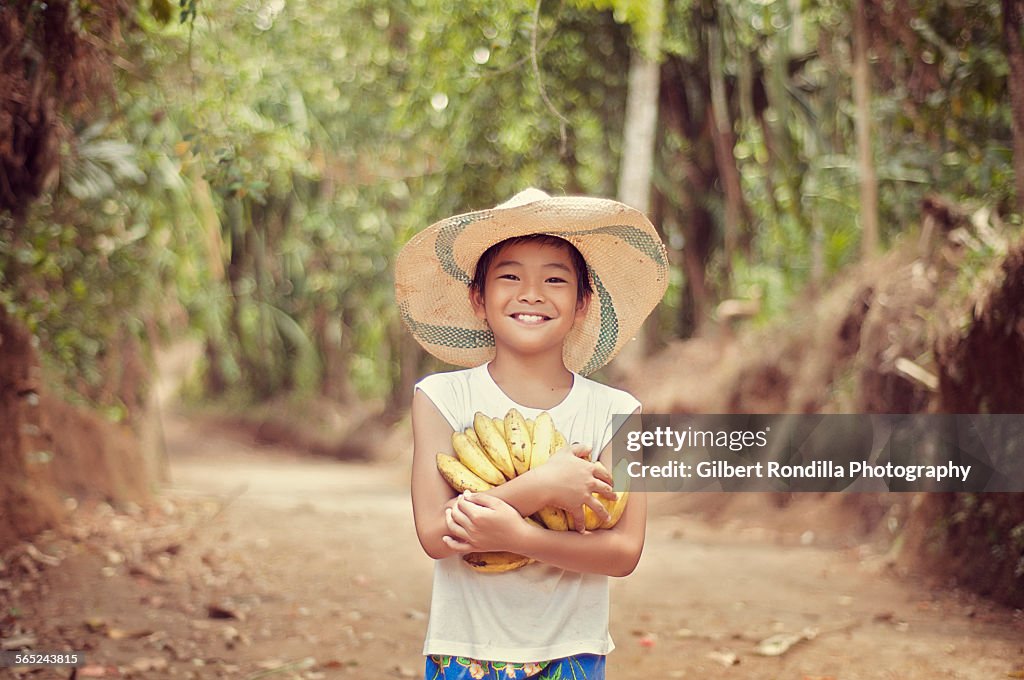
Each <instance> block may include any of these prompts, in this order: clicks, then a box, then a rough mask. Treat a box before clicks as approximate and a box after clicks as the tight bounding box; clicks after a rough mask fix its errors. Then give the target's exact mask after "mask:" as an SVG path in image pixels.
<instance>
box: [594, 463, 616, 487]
mask: <svg viewBox="0 0 1024 680" xmlns="http://www.w3.org/2000/svg"><path fill="white" fill-rule="evenodd" d="M594 476H595V477H597V478H598V479H600V480H601V481H602V482H604V483H606V484H608V485H612V484H614V483H615V482H614V480H613V479H612V473H611V472H609V471H608V468H606V467H605V466H604V465H600V464H598V463H594Z"/></svg>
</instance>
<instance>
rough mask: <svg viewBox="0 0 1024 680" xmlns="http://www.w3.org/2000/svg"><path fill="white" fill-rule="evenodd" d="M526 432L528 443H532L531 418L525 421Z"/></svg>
mask: <svg viewBox="0 0 1024 680" xmlns="http://www.w3.org/2000/svg"><path fill="white" fill-rule="evenodd" d="M526 431H527V432H528V433H530V441H531V442H532V441H533V418H527V419H526Z"/></svg>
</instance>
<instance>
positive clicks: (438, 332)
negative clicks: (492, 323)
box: [399, 305, 494, 349]
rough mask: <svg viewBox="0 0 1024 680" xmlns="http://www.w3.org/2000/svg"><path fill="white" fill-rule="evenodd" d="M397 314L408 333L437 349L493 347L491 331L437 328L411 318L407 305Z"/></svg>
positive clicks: (434, 325)
mask: <svg viewBox="0 0 1024 680" xmlns="http://www.w3.org/2000/svg"><path fill="white" fill-rule="evenodd" d="M399 313H400V314H401V316H402V320H403V321H405V323H406V325H407V326H408V327H409V331H410V332H411V333H412V334H413V335H414V336H415V337H416V339H417V340H419V341H421V342H427V343H430V344H431V345H438V346H439V347H456V348H462V349H471V348H481V347H494V333H492V332H491V329H489V328H488V329H487V330H479V329H476V328H458V327H456V326H438V325H436V324H430V323H424V322H422V321H417V320H416V319H414V318H412V314H410V313H409V306H408V305H401V306H400V307H399Z"/></svg>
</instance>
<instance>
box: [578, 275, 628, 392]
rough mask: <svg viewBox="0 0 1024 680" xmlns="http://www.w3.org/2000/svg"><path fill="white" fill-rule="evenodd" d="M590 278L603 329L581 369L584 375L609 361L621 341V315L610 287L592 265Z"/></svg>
mask: <svg viewBox="0 0 1024 680" xmlns="http://www.w3.org/2000/svg"><path fill="white" fill-rule="evenodd" d="M587 269H588V270H589V271H590V279H591V281H593V282H594V292H595V293H597V302H598V305H599V310H600V312H601V330H600V332H599V333H598V336H597V344H596V346H595V347H594V353H593V354H592V355H591V357H590V361H588V362H587V365H586V366H584V367H583V369H582V370H581V371H580V373H581V374H582V375H590V374H591V373H593V372H594V371H596V370H597V369H599V368H601V367H602V366H604V365H605V364H606V363H608V360H609V359H610V358H611V354H612V352H614V351H615V345H616V344H617V343H618V341H619V317H618V316H617V315H616V314H615V305H614V304H612V296H611V294H610V293H609V292H608V289H607V288H605V287H604V284H603V283H601V279H600V277H598V275H597V272H595V271H594V270H593V268H592V267H590V266H588V267H587Z"/></svg>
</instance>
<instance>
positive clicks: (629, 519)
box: [443, 414, 647, 576]
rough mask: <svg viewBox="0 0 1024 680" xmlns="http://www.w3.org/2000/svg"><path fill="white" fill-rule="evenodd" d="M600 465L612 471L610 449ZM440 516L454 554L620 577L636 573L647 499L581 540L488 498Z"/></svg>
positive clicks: (475, 497)
mask: <svg viewBox="0 0 1024 680" xmlns="http://www.w3.org/2000/svg"><path fill="white" fill-rule="evenodd" d="M634 415H635V417H639V415H638V414H634ZM600 460H601V461H602V463H604V464H605V465H606V466H607V467H608V468H611V467H612V463H613V461H612V454H611V444H609V445H608V446H606V447H605V449H604V450H603V451H602V452H601V457H600ZM445 516H446V518H447V528H448V531H447V535H446V536H445V537H444V539H443V540H444V542H445V544H446V545H447V546H448V547H449V548H450V549H451V550H453V551H455V552H460V553H463V552H472V551H489V550H509V551H512V552H516V553H520V554H522V555H526V556H528V557H532V558H534V559H535V560H537V561H539V562H544V563H546V564H550V565H553V566H556V567H560V568H562V569H568V570H571V571H579V572H588V573H598V574H606V575H608V576H625V575H627V574H629V573H631V572H632V571H633V569H635V568H636V565H637V563H638V562H639V560H640V554H641V553H642V552H643V546H644V536H645V533H646V527H647V497H646V494H644V493H631V494H630V496H629V501H628V503H627V505H626V510H625V512H624V513H623V515H622V518H621V519H620V520H619V522H618V524H616V525H615V527H614V528H612V529H597V530H594V531H587V532H585V533H582V534H577V533H573V532H562V531H551V530H550V529H544V528H541V527H537V526H533V525H530V524H527V523H526V522H524V521H523V520H522V519H521V518H520V517H519V513H518V512H517V510H516V509H515V508H513V507H512V506H510V505H508V504H506V503H502V502H501V501H500V500H499V499H496V498H493V497H492V495H490V494H469V495H468V496H464V497H461V498H460V499H459V501H458V502H457V503H456V504H455V506H454V507H453V508H452V509H450V510H446V511H445Z"/></svg>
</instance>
